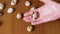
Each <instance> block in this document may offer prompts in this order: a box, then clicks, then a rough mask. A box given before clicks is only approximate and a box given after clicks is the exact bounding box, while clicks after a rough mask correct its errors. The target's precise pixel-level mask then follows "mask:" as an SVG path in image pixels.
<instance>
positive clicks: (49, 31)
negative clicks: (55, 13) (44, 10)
mask: <svg viewBox="0 0 60 34" xmlns="http://www.w3.org/2000/svg"><path fill="white" fill-rule="evenodd" d="M25 1H26V0H18V3H17V5H15V6H11V5H10V2H11V0H0V2H2V3H4V4H5V8H4V10H2V11H3V12H4V15H3V16H0V21H2V23H3V24H2V25H1V26H0V34H60V19H58V20H56V21H52V22H48V23H44V24H40V25H35V26H34V27H35V28H34V31H32V32H27V30H26V27H27V26H29V25H31V24H30V23H26V22H25V21H23V20H22V19H20V20H18V19H17V18H16V14H17V13H19V12H20V13H22V14H24V13H25V12H27V11H29V9H30V8H31V7H34V6H35V7H37V8H38V7H41V6H42V5H44V3H43V2H40V1H39V0H29V1H30V2H31V6H30V7H26V6H25V5H24V2H25ZM54 1H56V2H59V3H60V0H54ZM9 7H13V8H14V9H15V11H14V12H13V13H12V14H8V13H7V9H8V8H9Z"/></svg>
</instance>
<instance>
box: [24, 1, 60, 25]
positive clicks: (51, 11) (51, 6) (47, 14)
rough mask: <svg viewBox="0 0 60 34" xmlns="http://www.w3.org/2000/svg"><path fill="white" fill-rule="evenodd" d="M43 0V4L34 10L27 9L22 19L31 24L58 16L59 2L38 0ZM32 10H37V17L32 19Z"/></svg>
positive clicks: (59, 12) (57, 17) (59, 16)
mask: <svg viewBox="0 0 60 34" xmlns="http://www.w3.org/2000/svg"><path fill="white" fill-rule="evenodd" d="M40 1H41V2H44V3H45V5H44V6H42V7H39V8H37V9H35V10H34V11H32V10H31V11H29V12H26V13H24V18H23V20H24V21H26V22H31V24H32V25H37V24H41V23H46V22H49V21H54V20H57V19H59V18H60V4H58V3H56V2H54V1H52V0H40ZM33 12H38V15H39V17H38V18H37V19H35V20H33V19H32V17H31V15H32V13H33Z"/></svg>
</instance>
